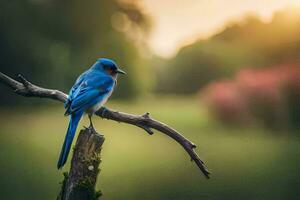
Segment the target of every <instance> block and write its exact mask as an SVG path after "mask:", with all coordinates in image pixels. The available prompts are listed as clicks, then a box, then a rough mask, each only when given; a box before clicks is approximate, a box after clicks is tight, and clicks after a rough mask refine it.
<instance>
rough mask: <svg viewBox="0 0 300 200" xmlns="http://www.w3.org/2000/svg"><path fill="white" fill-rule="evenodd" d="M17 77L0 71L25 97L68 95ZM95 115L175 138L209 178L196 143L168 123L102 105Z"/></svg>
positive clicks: (1, 77)
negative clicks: (13, 77) (16, 78)
mask: <svg viewBox="0 0 300 200" xmlns="http://www.w3.org/2000/svg"><path fill="white" fill-rule="evenodd" d="M18 77H19V79H20V82H18V81H16V80H14V79H12V78H10V77H8V76H6V75H5V74H3V73H1V72H0V82H2V83H4V84H5V85H7V86H8V87H10V88H11V89H12V90H13V91H14V92H15V93H16V94H19V95H22V96H26V97H40V98H50V99H54V100H58V101H60V102H63V103H64V102H65V101H66V100H67V97H68V95H66V94H65V93H63V92H61V91H59V90H51V89H45V88H42V87H39V86H36V85H34V84H32V83H30V82H29V81H27V80H26V79H25V78H24V77H23V76H22V75H18ZM96 115H98V116H100V117H102V118H106V119H110V120H114V121H117V122H124V123H127V124H132V125H135V126H137V127H140V128H142V129H144V130H145V131H146V132H147V133H149V134H150V135H152V134H153V131H152V129H155V130H158V131H160V132H162V133H164V134H166V135H167V136H169V137H171V138H172V139H174V140H176V141H177V142H178V143H179V144H180V145H181V146H182V147H183V148H184V149H185V151H186V152H187V153H188V154H189V156H190V157H191V160H192V161H195V163H196V164H197V166H198V167H199V169H200V170H201V171H202V173H203V174H204V175H205V177H206V178H209V174H210V172H209V171H208V170H207V168H206V167H205V165H204V163H203V161H202V160H201V159H200V158H199V156H198V155H197V153H196V152H195V151H194V149H195V148H196V145H195V144H193V143H192V142H191V141H189V140H188V139H187V138H185V137H184V136H183V135H181V134H180V133H179V132H178V131H176V130H175V129H173V128H171V127H169V126H168V125H166V124H164V123H162V122H159V121H157V120H155V119H152V118H151V117H150V116H149V113H146V114H144V115H132V114H127V113H123V112H118V111H112V110H109V109H107V108H103V107H102V108H100V109H99V110H98V111H97V112H96Z"/></svg>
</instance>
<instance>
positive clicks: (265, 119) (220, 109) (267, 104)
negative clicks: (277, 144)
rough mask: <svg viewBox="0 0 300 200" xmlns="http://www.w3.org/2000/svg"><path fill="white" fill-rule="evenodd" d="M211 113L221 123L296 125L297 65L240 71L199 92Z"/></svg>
mask: <svg viewBox="0 0 300 200" xmlns="http://www.w3.org/2000/svg"><path fill="white" fill-rule="evenodd" d="M200 94H201V95H200V97H201V98H202V100H203V101H204V102H205V103H206V105H207V107H208V109H209V110H210V111H211V113H212V114H213V115H214V116H215V117H216V118H217V119H219V120H220V121H222V122H224V123H231V124H232V123H234V124H252V123H253V122H255V123H258V124H263V125H265V126H268V127H272V128H279V127H286V126H292V127H297V125H298V126H299V122H300V121H299V120H300V65H281V66H276V67H272V68H266V69H244V70H241V71H240V72H239V73H238V74H236V76H235V77H234V79H233V80H232V81H229V80H221V81H218V82H214V83H211V84H209V85H208V86H207V87H205V88H204V89H203V90H201V91H200Z"/></svg>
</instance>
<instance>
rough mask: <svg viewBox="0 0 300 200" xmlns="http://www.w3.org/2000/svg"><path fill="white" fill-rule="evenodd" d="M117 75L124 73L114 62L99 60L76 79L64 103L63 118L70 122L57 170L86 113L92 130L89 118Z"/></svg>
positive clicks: (105, 96) (101, 103) (101, 102)
mask: <svg viewBox="0 0 300 200" xmlns="http://www.w3.org/2000/svg"><path fill="white" fill-rule="evenodd" d="M118 74H126V73H125V72H124V71H122V70H121V69H120V68H119V67H118V66H117V64H116V63H115V62H114V61H112V60H110V59H107V58H100V59H98V60H97V61H96V63H95V64H94V65H92V67H91V68H90V69H89V70H87V71H86V72H84V73H83V74H81V75H80V76H79V77H78V78H77V80H76V82H75V84H74V85H73V87H72V88H71V90H70V92H69V96H68V99H67V101H66V103H65V109H66V112H65V116H68V115H70V122H69V127H68V131H67V134H66V137H65V141H64V143H63V146H62V149H61V152H60V156H59V160H58V163H57V168H58V169H61V168H62V167H63V166H64V164H65V163H66V161H67V158H68V154H69V152H70V148H71V145H72V141H73V138H74V135H75V132H76V129H77V126H78V123H79V121H80V119H81V117H82V116H83V114H84V113H87V114H88V116H89V120H90V127H91V128H93V123H92V119H91V117H92V115H93V114H94V113H95V112H96V111H97V110H98V109H99V108H100V107H101V106H103V105H104V104H105V103H106V101H107V99H108V98H109V97H110V95H111V94H112V92H113V90H114V87H115V85H116V82H117V75H118Z"/></svg>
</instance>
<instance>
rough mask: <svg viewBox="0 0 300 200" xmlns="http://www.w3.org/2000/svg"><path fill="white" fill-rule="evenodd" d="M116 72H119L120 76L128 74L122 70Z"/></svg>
mask: <svg viewBox="0 0 300 200" xmlns="http://www.w3.org/2000/svg"><path fill="white" fill-rule="evenodd" d="M116 72H117V73H118V74H126V72H124V71H123V70H121V69H117V70H116Z"/></svg>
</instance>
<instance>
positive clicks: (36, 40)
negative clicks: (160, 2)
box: [0, 0, 150, 104]
mask: <svg viewBox="0 0 300 200" xmlns="http://www.w3.org/2000/svg"><path fill="white" fill-rule="evenodd" d="M118 14H119V15H120V14H121V15H122V16H123V17H124V19H123V18H122V19H123V21H122V22H123V23H119V24H118V23H115V22H114V21H113V20H112V19H113V18H115V17H114V16H115V15H118ZM126 16H128V17H126ZM0 19H1V21H0V22H1V27H0V43H1V46H0V66H1V72H4V73H7V74H8V75H11V76H16V75H17V74H18V73H22V74H24V76H25V77H27V78H28V79H29V80H31V81H33V82H34V83H37V84H40V85H45V86H48V87H53V88H59V89H61V90H64V91H68V89H69V88H70V87H71V86H72V84H73V83H74V81H75V79H76V78H77V76H78V75H79V74H80V73H82V72H83V71H85V70H86V69H87V68H88V67H89V66H90V65H91V64H93V63H94V62H95V60H96V59H97V58H99V57H108V58H112V59H114V60H116V61H117V63H118V64H119V65H120V66H122V68H124V70H125V71H126V72H128V76H127V77H123V78H121V79H120V81H119V82H120V84H119V87H118V90H119V91H118V92H116V95H114V96H115V97H123V98H132V97H135V96H136V95H138V94H139V93H140V91H141V88H140V87H138V86H136V85H142V84H141V80H140V79H138V78H136V77H135V76H134V75H135V73H136V72H135V71H137V70H138V67H139V66H138V65H137V62H139V60H141V57H140V56H139V53H138V50H137V45H136V44H135V41H133V40H132V39H131V38H130V36H131V37H132V35H133V34H134V33H137V34H138V32H139V31H140V32H142V33H144V32H145V31H144V30H148V29H149V28H150V25H149V22H148V18H147V16H146V15H145V14H144V13H143V12H142V11H141V9H140V8H139V7H138V6H137V5H136V4H134V3H131V4H129V3H124V2H120V1H117V0H103V1H97V0H92V1H88V2H82V1H79V0H74V1H70V0H63V1H58V0H50V1H35V0H32V1H23V0H12V1H1V2H0ZM125 23H126V24H129V25H130V27H129V28H127V29H121V28H122V27H121V26H122V25H123V24H125ZM0 87H1V88H3V86H0ZM16 100H18V99H16V98H12V97H11V95H7V94H3V93H1V98H0V104H3V103H14V101H16Z"/></svg>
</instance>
